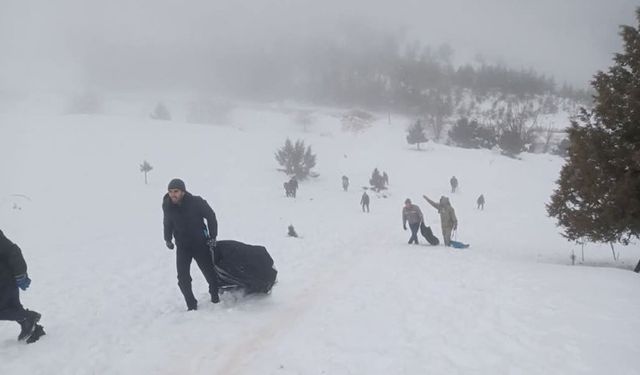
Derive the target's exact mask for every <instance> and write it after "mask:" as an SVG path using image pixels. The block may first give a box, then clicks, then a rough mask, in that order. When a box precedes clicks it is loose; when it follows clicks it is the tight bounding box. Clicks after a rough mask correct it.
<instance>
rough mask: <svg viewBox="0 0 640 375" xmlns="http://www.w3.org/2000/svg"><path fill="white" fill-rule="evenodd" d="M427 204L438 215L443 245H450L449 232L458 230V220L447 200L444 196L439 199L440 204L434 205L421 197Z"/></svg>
mask: <svg viewBox="0 0 640 375" xmlns="http://www.w3.org/2000/svg"><path fill="white" fill-rule="evenodd" d="M422 197H423V198H424V199H426V200H427V202H429V204H431V205H432V206H433V207H434V208H435V209H436V210H438V213H439V214H440V226H441V227H442V238H443V239H444V245H445V246H450V245H451V232H452V231H454V230H456V229H458V219H457V218H456V212H455V210H454V209H453V207H452V206H451V202H449V198H447V197H445V196H441V197H440V202H439V203H436V202H434V201H432V200H431V199H429V197H427V196H426V195H423V196H422Z"/></svg>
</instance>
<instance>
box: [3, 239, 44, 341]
mask: <svg viewBox="0 0 640 375" xmlns="http://www.w3.org/2000/svg"><path fill="white" fill-rule="evenodd" d="M30 284H31V279H29V276H27V263H26V262H25V260H24V258H23V256H22V251H21V250H20V248H19V247H18V245H16V244H14V243H13V242H11V241H10V240H9V239H8V238H7V237H5V236H4V233H2V231H0V320H10V321H14V322H17V323H18V324H20V335H19V336H18V340H21V341H22V340H24V341H26V342H27V343H32V342H35V341H37V340H38V339H39V338H40V336H42V335H44V334H45V333H44V330H43V328H42V326H41V325H39V324H38V321H39V320H40V316H41V315H40V314H39V313H37V312H35V311H31V310H27V309H25V308H24V307H22V304H21V303H20V291H19V290H18V288H20V289H22V290H27V288H28V287H29V285H30Z"/></svg>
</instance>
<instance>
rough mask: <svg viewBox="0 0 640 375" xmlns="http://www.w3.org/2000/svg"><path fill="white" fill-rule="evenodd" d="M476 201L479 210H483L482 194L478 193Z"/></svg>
mask: <svg viewBox="0 0 640 375" xmlns="http://www.w3.org/2000/svg"><path fill="white" fill-rule="evenodd" d="M476 203H477V204H478V209H479V210H484V194H480V196H479V197H478V200H477V201H476Z"/></svg>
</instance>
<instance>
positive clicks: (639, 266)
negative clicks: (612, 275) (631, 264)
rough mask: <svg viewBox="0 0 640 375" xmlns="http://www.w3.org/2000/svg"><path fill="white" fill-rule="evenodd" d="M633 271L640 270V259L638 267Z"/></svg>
mask: <svg viewBox="0 0 640 375" xmlns="http://www.w3.org/2000/svg"><path fill="white" fill-rule="evenodd" d="M633 272H636V273H638V272H640V261H638V265H637V266H636V269H635V270H633Z"/></svg>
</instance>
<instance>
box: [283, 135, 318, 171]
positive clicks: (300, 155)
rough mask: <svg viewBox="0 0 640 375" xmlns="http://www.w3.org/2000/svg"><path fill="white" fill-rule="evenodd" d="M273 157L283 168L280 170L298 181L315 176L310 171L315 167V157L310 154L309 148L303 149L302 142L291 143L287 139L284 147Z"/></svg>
mask: <svg viewBox="0 0 640 375" xmlns="http://www.w3.org/2000/svg"><path fill="white" fill-rule="evenodd" d="M275 157H276V160H277V161H278V163H279V164H280V165H281V166H282V167H283V168H282V169H281V170H282V171H283V172H285V173H286V174H288V175H289V176H293V177H296V178H297V179H299V180H303V179H305V178H307V177H309V176H311V177H315V176H317V175H316V174H315V173H313V172H312V171H311V169H312V168H313V167H315V165H316V155H315V154H314V153H313V152H311V146H307V147H306V148H305V145H304V141H303V140H300V139H299V140H297V141H296V142H295V143H293V142H291V140H290V139H289V138H287V140H286V141H285V143H284V146H283V147H282V148H280V149H279V150H277V151H276V153H275Z"/></svg>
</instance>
